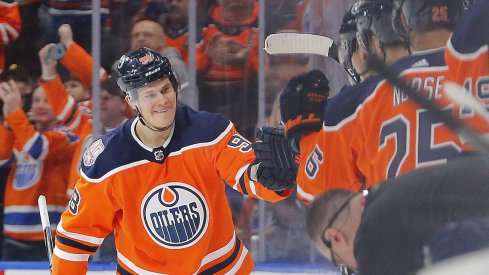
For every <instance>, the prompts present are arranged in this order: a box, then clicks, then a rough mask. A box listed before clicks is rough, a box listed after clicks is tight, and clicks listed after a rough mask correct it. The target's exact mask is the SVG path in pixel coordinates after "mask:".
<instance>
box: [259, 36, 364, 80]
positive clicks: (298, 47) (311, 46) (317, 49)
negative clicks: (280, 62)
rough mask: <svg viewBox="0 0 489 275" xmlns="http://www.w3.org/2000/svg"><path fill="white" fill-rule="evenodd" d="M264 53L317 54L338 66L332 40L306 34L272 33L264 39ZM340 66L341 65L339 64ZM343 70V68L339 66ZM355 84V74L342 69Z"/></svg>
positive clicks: (356, 77)
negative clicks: (331, 60)
mask: <svg viewBox="0 0 489 275" xmlns="http://www.w3.org/2000/svg"><path fill="white" fill-rule="evenodd" d="M263 49H264V50H265V52H267V53H268V54H271V55H275V54H317V55H321V56H326V57H329V58H331V59H333V60H334V61H336V63H338V64H339V61H338V47H337V46H336V43H335V42H334V41H333V39H331V38H329V37H326V36H322V35H315V34H308V33H274V34H270V35H269V36H268V37H267V38H266V39H265V48H263ZM340 66H341V64H340ZM341 67H342V68H343V66H341ZM343 69H344V70H345V71H346V72H347V73H348V75H349V76H350V77H351V78H352V80H353V81H354V82H355V83H358V82H359V78H358V75H357V74H355V72H353V71H351V70H348V69H346V68H343Z"/></svg>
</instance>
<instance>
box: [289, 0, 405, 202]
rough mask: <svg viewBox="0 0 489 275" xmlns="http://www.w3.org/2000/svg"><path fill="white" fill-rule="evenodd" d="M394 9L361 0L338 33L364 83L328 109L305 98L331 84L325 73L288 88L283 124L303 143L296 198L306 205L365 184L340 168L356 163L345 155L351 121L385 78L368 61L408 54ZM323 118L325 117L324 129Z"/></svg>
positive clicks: (348, 63) (349, 65)
mask: <svg viewBox="0 0 489 275" xmlns="http://www.w3.org/2000/svg"><path fill="white" fill-rule="evenodd" d="M392 7H393V5H392V3H391V2H390V1H363V2H359V3H358V4H355V5H354V6H353V7H352V8H351V9H350V11H348V12H347V13H346V14H345V16H344V19H343V23H342V26H341V30H340V33H341V41H340V50H341V51H340V54H339V56H340V60H341V63H342V65H343V66H344V67H345V68H346V69H348V70H351V71H356V72H357V73H358V74H359V76H360V78H361V79H362V82H361V83H359V84H356V85H354V86H350V87H344V88H343V89H342V90H341V91H340V92H339V93H338V94H337V95H336V96H335V97H333V98H331V99H330V100H329V101H328V103H327V106H326V109H325V110H324V105H325V101H326V98H323V101H322V102H321V101H319V102H315V103H313V102H309V101H308V100H305V99H306V98H310V97H311V95H313V94H320V93H324V90H325V88H324V87H323V86H324V85H321V84H320V83H322V82H327V80H324V78H325V76H324V75H323V76H320V75H318V74H314V73H312V72H311V73H309V74H308V75H303V76H298V77H295V78H293V79H291V80H290V81H289V83H288V85H287V87H286V88H285V89H284V92H283V94H282V98H281V108H282V110H281V112H282V120H283V121H284V122H285V128H286V134H287V136H290V137H291V138H293V139H295V140H297V141H298V142H299V146H298V147H299V148H300V154H301V158H300V166H299V172H298V175H297V195H298V198H299V199H301V200H302V201H303V202H305V203H309V202H310V201H312V199H313V198H314V196H316V195H318V194H320V193H322V192H324V191H326V190H327V189H330V188H345V189H349V190H352V191H358V190H359V189H360V188H361V186H362V185H363V178H362V177H361V176H360V174H359V173H356V171H354V172H353V173H343V172H342V170H343V169H346V168H349V167H353V166H354V165H355V162H354V157H355V155H354V154H352V153H349V152H347V151H346V150H347V148H348V146H349V142H350V141H351V140H352V138H353V137H354V136H353V135H352V132H353V129H354V128H355V124H356V122H357V121H356V120H355V119H352V118H354V117H355V113H356V111H357V108H358V107H359V105H361V104H362V103H363V101H364V100H365V99H366V98H367V97H368V95H369V94H370V93H371V92H372V91H373V90H374V89H375V87H376V86H377V85H378V84H379V82H380V81H381V80H382V78H381V77H379V76H377V75H376V73H375V72H374V71H373V70H372V69H371V68H370V67H369V66H368V63H367V60H368V57H369V55H370V54H375V55H376V56H378V57H379V58H381V59H383V60H385V62H386V63H387V64H388V65H391V64H393V63H394V62H395V61H397V60H398V59H399V58H400V57H403V56H406V55H408V54H409V53H408V50H407V39H406V38H405V37H403V36H399V35H398V34H397V33H395V31H394V29H393V28H392ZM357 30H358V31H357ZM357 32H358V34H359V35H357ZM357 38H358V39H357ZM327 90H329V89H327ZM299 98H303V99H302V100H299ZM315 98H316V99H318V98H319V97H318V96H316V97H315ZM298 104H302V105H301V106H297V105H298ZM318 104H321V105H320V106H317V105H318ZM321 107H322V108H321ZM321 110H324V111H323V112H324V114H323V113H322V112H321ZM312 114H314V115H312ZM311 115H312V116H311ZM311 117H315V119H310V118H311ZM305 118H308V119H305ZM320 118H323V119H324V122H323V127H322V130H320V129H321V120H320ZM313 127H314V128H313ZM325 129H330V130H328V131H326V130H325ZM311 130H316V131H311Z"/></svg>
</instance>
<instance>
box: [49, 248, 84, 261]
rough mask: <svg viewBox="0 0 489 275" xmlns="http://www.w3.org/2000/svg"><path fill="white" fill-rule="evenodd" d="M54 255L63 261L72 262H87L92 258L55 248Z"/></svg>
mask: <svg viewBox="0 0 489 275" xmlns="http://www.w3.org/2000/svg"><path fill="white" fill-rule="evenodd" d="M53 253H54V254H55V255H56V256H58V257H59V258H61V259H63V260H67V261H72V262H86V261H88V258H89V257H90V255H89V254H75V253H68V252H66V251H63V250H61V249H59V248H58V247H54V251H53Z"/></svg>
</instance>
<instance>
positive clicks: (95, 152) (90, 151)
mask: <svg viewBox="0 0 489 275" xmlns="http://www.w3.org/2000/svg"><path fill="white" fill-rule="evenodd" d="M104 150H105V145H104V143H103V142H102V139H98V140H96V141H95V142H93V143H92V145H90V146H89V147H88V148H87V149H86V150H85V152H84V153H83V165H85V166H86V167H89V166H92V165H93V164H94V163H95V160H96V159H97V157H98V156H99V155H100V154H101V153H102V152H103V151H104Z"/></svg>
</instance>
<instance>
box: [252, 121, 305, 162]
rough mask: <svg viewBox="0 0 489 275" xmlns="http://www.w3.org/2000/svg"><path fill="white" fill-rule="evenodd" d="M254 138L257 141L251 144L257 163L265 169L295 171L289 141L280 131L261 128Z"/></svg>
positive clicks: (271, 128)
mask: <svg viewBox="0 0 489 275" xmlns="http://www.w3.org/2000/svg"><path fill="white" fill-rule="evenodd" d="M255 136H256V138H257V141H256V142H255V143H253V149H254V152H255V157H256V159H257V161H259V162H261V163H263V165H264V166H267V167H275V168H283V169H297V164H296V163H295V160H294V153H293V152H292V148H291V147H290V141H289V139H288V138H286V137H285V135H284V131H283V130H282V129H277V128H273V127H262V128H259V129H258V130H257V131H256V133H255Z"/></svg>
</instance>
